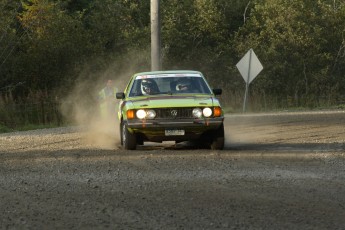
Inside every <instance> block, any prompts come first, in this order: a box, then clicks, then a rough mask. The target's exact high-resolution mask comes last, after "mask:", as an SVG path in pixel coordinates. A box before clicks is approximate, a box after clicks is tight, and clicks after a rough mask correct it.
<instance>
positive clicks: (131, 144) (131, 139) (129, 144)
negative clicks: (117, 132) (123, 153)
mask: <svg viewBox="0 0 345 230" xmlns="http://www.w3.org/2000/svg"><path fill="white" fill-rule="evenodd" d="M121 127H122V128H121V139H122V145H123V148H124V149H128V150H134V149H136V147H137V138H136V135H135V134H133V133H130V132H129V130H128V127H127V123H126V122H123V123H122V126H121Z"/></svg>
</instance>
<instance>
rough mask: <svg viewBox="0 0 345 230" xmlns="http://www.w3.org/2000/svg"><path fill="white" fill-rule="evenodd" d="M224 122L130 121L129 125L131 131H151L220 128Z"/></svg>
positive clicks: (193, 120)
mask: <svg viewBox="0 0 345 230" xmlns="http://www.w3.org/2000/svg"><path fill="white" fill-rule="evenodd" d="M223 121H224V117H217V118H208V119H174V120H165V119H164V120H163V119H157V120H138V119H133V120H128V121H127V124H128V127H129V128H130V129H150V128H162V129H165V128H178V127H188V128H193V127H198V128H200V127H205V129H207V128H211V129H212V128H218V127H219V126H220V125H221V124H222V123H223Z"/></svg>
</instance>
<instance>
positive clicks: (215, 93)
mask: <svg viewBox="0 0 345 230" xmlns="http://www.w3.org/2000/svg"><path fill="white" fill-rule="evenodd" d="M212 91H213V93H214V95H222V92H223V90H222V89H212Z"/></svg>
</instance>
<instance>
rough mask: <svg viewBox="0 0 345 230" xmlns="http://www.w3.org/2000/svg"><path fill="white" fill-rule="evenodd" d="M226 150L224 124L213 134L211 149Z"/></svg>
mask: <svg viewBox="0 0 345 230" xmlns="http://www.w3.org/2000/svg"><path fill="white" fill-rule="evenodd" d="M223 148H224V124H222V125H221V126H220V127H219V128H218V129H217V130H216V131H214V132H213V136H212V143H211V149H214V150H222V149H223Z"/></svg>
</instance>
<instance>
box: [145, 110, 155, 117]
mask: <svg viewBox="0 0 345 230" xmlns="http://www.w3.org/2000/svg"><path fill="white" fill-rule="evenodd" d="M155 117H156V112H155V111H154V110H147V111H146V118H147V119H153V118H155Z"/></svg>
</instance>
